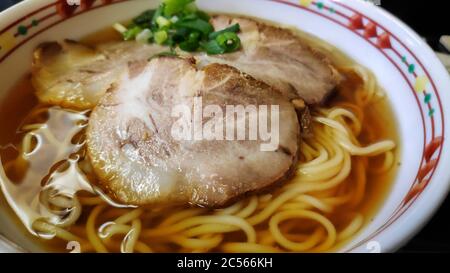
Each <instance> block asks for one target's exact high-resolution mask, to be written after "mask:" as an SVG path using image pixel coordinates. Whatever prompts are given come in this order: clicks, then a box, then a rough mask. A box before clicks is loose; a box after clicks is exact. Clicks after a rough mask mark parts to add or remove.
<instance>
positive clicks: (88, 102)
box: [32, 40, 165, 109]
mask: <svg viewBox="0 0 450 273" xmlns="http://www.w3.org/2000/svg"><path fill="white" fill-rule="evenodd" d="M164 50H165V48H164V47H162V46H158V45H153V44H152V45H148V44H139V43H136V42H110V43H104V44H100V45H98V46H97V47H96V48H91V47H89V46H86V45H83V44H80V43H77V42H73V41H69V40H66V41H63V42H60V43H57V42H50V43H45V44H42V45H41V46H40V47H38V49H36V51H35V52H34V57H33V67H32V83H33V86H34V88H35V89H36V95H37V96H38V98H39V100H40V101H41V102H44V103H48V104H52V105H60V106H63V107H69V108H75V109H91V108H92V107H94V106H95V105H96V104H97V102H98V100H99V99H100V98H101V97H102V96H103V95H104V94H105V93H106V91H107V90H108V89H109V88H111V87H112V86H113V85H114V84H117V81H118V79H120V78H121V74H122V73H124V72H125V71H126V67H127V64H128V62H132V61H137V60H146V59H148V58H149V57H151V56H152V55H154V54H157V53H160V52H161V51H164Z"/></svg>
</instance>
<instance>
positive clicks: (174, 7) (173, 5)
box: [164, 0, 195, 16]
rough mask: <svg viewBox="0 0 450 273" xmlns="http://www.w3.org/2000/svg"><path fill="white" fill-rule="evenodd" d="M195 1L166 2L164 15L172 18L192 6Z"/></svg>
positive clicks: (165, 0)
mask: <svg viewBox="0 0 450 273" xmlns="http://www.w3.org/2000/svg"><path fill="white" fill-rule="evenodd" d="M194 1H195V0H164V4H165V7H164V15H165V16H172V15H174V14H177V13H179V12H182V11H183V10H184V9H185V8H186V6H187V5H189V4H191V3H192V2H194Z"/></svg>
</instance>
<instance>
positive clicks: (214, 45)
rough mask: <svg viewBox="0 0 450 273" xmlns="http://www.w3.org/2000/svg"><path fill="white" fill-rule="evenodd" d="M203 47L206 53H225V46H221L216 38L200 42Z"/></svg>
mask: <svg viewBox="0 0 450 273" xmlns="http://www.w3.org/2000/svg"><path fill="white" fill-rule="evenodd" d="M202 47H203V49H204V50H205V51H206V53H207V54H208V55H217V54H223V53H225V48H223V47H221V46H220V45H219V43H218V42H217V41H216V40H211V41H209V42H207V43H203V44H202Z"/></svg>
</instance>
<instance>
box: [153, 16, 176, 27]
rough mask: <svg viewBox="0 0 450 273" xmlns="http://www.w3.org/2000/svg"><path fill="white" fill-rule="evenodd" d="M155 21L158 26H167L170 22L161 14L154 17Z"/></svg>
mask: <svg viewBox="0 0 450 273" xmlns="http://www.w3.org/2000/svg"><path fill="white" fill-rule="evenodd" d="M156 23H157V24H158V26H159V27H160V28H163V27H168V26H170V25H171V24H172V22H170V21H169V20H167V19H166V18H165V17H163V16H159V17H158V18H156Z"/></svg>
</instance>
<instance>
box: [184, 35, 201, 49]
mask: <svg viewBox="0 0 450 273" xmlns="http://www.w3.org/2000/svg"><path fill="white" fill-rule="evenodd" d="M199 39H200V33H198V32H192V33H191V34H189V37H188V40H187V41H184V42H181V43H180V48H181V49H182V50H184V51H187V52H193V51H196V50H197V49H198V48H199V46H200V41H199Z"/></svg>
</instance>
